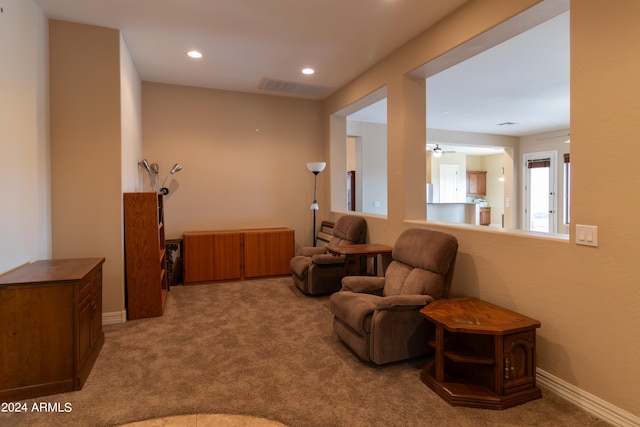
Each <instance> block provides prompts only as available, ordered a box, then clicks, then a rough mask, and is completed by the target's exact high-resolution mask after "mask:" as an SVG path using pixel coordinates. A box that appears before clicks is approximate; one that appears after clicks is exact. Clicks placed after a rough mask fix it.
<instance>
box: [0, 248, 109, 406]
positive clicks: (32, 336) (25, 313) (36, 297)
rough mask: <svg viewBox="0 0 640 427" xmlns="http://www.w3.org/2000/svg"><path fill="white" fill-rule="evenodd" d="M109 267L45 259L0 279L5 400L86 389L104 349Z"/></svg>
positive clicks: (0, 370)
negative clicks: (105, 280)
mask: <svg viewBox="0 0 640 427" xmlns="http://www.w3.org/2000/svg"><path fill="white" fill-rule="evenodd" d="M103 263H104V258H83V259H61V260H43V261H36V262H34V263H31V264H27V265H25V266H23V267H20V268H18V269H16V270H13V271H11V272H9V273H7V274H5V275H3V276H0V325H1V330H0V349H2V357H0V401H3V402H8V401H16V400H24V399H30V398H34V397H39V396H47V395H51V394H57V393H64V392H68V391H72V390H79V389H80V388H82V386H83V384H84V382H85V381H86V379H87V377H88V376H89V373H90V372H91V369H92V368H93V365H94V363H95V361H96V358H97V357H98V353H99V352H100V349H101V348H102V345H103V344H104V332H103V331H102V264H103Z"/></svg>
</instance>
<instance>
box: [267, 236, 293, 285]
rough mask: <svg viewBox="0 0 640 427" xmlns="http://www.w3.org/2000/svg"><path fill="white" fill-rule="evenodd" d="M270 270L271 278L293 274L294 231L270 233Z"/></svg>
mask: <svg viewBox="0 0 640 427" xmlns="http://www.w3.org/2000/svg"><path fill="white" fill-rule="evenodd" d="M268 251H269V268H268V271H267V273H268V274H269V275H270V276H279V275H285V274H291V267H290V266H289V265H290V263H291V258H293V255H294V236H293V230H279V231H276V232H272V233H269V247H268Z"/></svg>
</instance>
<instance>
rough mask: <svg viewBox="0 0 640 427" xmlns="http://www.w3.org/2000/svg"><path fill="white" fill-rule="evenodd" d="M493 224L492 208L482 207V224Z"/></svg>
mask: <svg viewBox="0 0 640 427" xmlns="http://www.w3.org/2000/svg"><path fill="white" fill-rule="evenodd" d="M489 224H491V208H480V225H489Z"/></svg>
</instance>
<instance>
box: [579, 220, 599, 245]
mask: <svg viewBox="0 0 640 427" xmlns="http://www.w3.org/2000/svg"><path fill="white" fill-rule="evenodd" d="M576 244H577V245H585V246H594V247H598V226H597V225H582V224H576Z"/></svg>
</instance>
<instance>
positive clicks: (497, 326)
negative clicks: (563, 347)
mask: <svg viewBox="0 0 640 427" xmlns="http://www.w3.org/2000/svg"><path fill="white" fill-rule="evenodd" d="M420 314H421V315H422V316H424V317H426V318H427V319H429V320H431V321H433V322H435V323H436V324H439V325H442V326H443V327H444V328H445V329H447V330H448V331H451V332H463V333H473V334H487V335H505V334H511V333H514V332H518V331H521V330H522V331H524V330H529V329H531V328H539V327H540V322H539V321H537V320H535V319H531V318H529V317H527V316H524V315H522V314H519V313H516V312H514V311H511V310H507V309H506V308H502V307H500V306H497V305H495V304H491V303H490V302H486V301H482V300H480V299H478V298H451V299H440V300H436V301H433V302H432V303H430V304H428V305H427V306H425V307H424V308H423V309H422V310H420Z"/></svg>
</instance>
